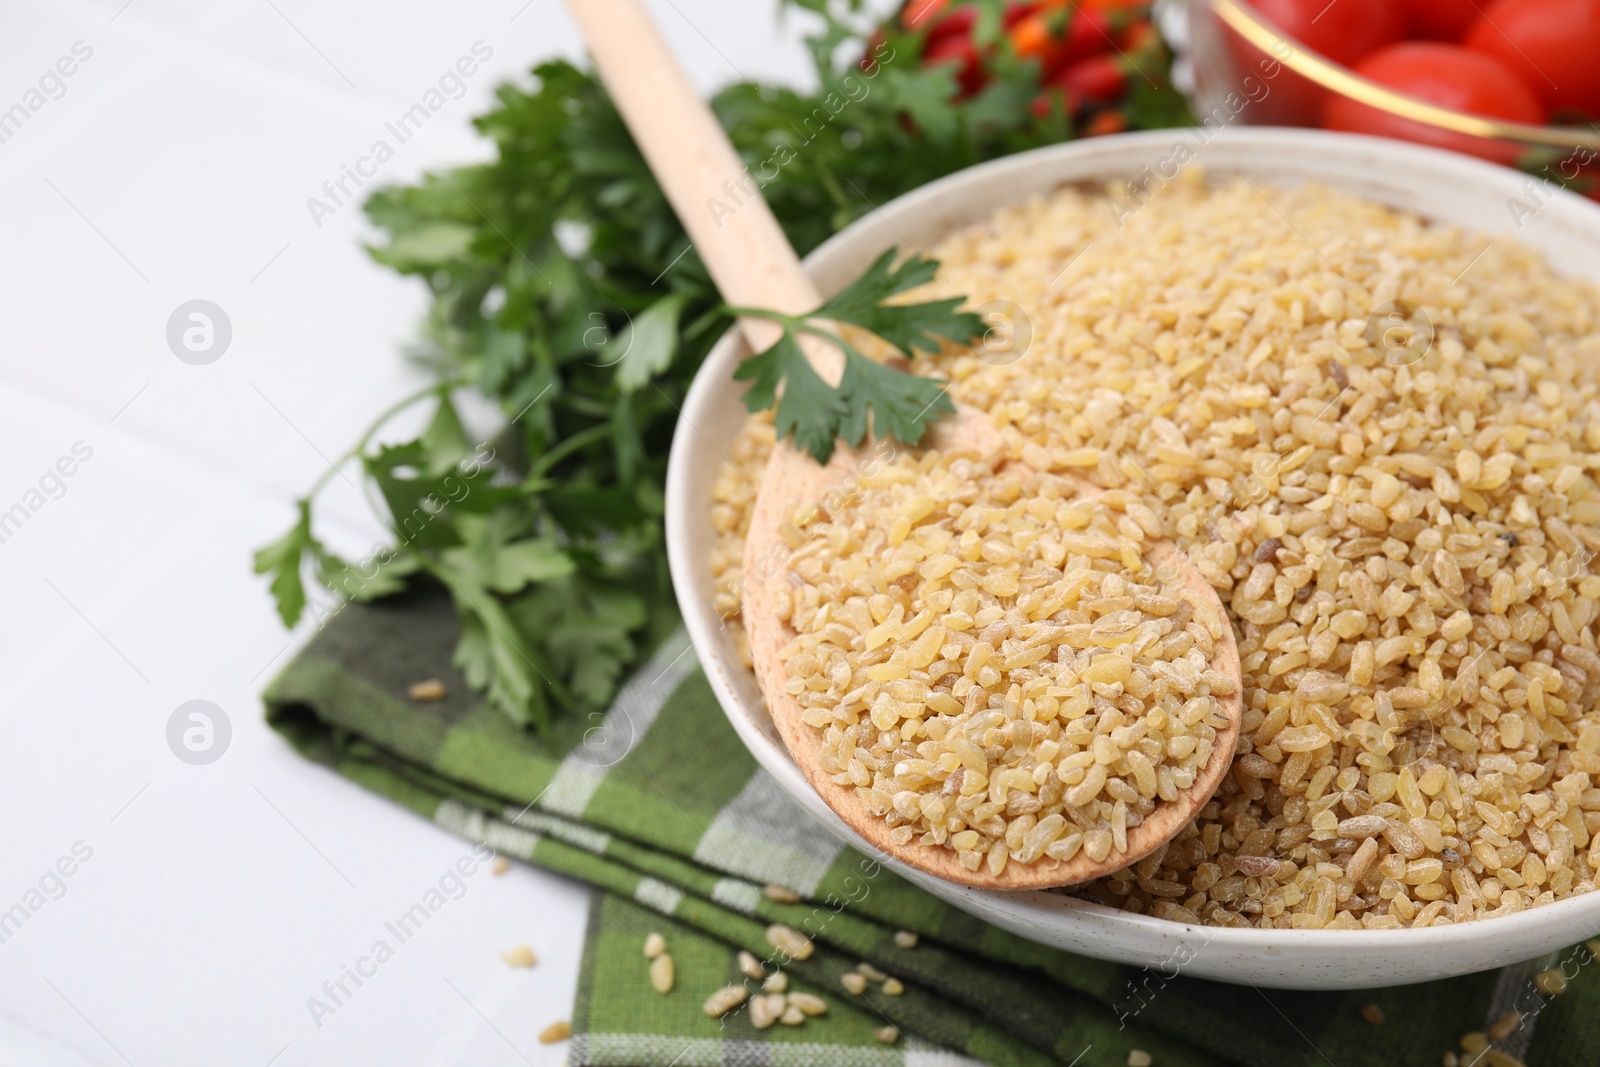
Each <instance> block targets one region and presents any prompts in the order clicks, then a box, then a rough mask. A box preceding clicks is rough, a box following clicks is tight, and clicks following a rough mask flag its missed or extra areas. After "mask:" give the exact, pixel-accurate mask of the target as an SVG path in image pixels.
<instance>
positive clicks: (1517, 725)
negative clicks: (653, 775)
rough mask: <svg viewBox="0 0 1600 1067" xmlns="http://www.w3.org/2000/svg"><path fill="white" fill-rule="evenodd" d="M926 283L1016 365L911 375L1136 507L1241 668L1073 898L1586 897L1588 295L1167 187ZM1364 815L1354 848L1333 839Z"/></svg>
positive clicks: (1252, 909) (738, 518)
mask: <svg viewBox="0 0 1600 1067" xmlns="http://www.w3.org/2000/svg"><path fill="white" fill-rule="evenodd" d="M1258 188H1259V191H1257V189H1258ZM933 251H934V254H935V255H936V256H937V257H938V258H939V259H940V260H941V261H942V267H941V273H940V279H939V280H938V282H937V283H935V286H934V287H933V288H936V289H940V290H942V293H936V294H933V295H954V294H956V293H965V294H967V295H968V297H969V298H970V299H971V300H972V301H973V302H974V303H980V302H983V301H986V300H993V299H1001V298H1004V299H1008V300H1011V301H1013V302H1015V303H1017V304H1018V305H1020V306H1022V307H1024V308H1025V309H1026V310H1027V311H1028V314H1029V316H1030V318H1031V319H1032V321H1033V323H1034V324H1035V335H1034V339H1033V344H1032V347H1031V349H1030V350H1029V352H1028V353H1027V355H1026V356H1025V357H1024V358H1023V359H1020V360H1017V361H1015V362H1013V363H1010V364H1008V365H1005V366H996V365H992V364H988V363H985V362H983V361H982V360H981V359H979V358H976V357H975V356H973V355H972V354H970V353H969V352H967V351H965V350H954V349H952V350H948V351H947V352H946V353H944V354H943V355H942V356H939V357H937V358H934V359H932V360H929V361H926V362H927V363H928V365H929V369H930V370H931V371H932V372H934V373H940V374H943V375H945V376H947V377H948V378H949V379H950V380H951V381H952V383H953V384H952V390H951V391H952V394H953V395H954V396H955V398H956V399H957V400H959V401H960V402H962V403H965V404H968V405H971V406H973V407H976V408H980V409H982V410H985V411H987V412H988V413H989V414H990V416H991V418H992V420H993V422H994V423H995V425H996V426H997V428H998V429H999V430H1000V432H1001V433H1002V434H1003V435H1004V436H1005V437H1006V438H1007V441H1008V443H1009V450H1010V458H1011V459H1012V460H1021V459H1022V458H1023V456H1024V453H1025V452H1026V453H1027V456H1028V458H1029V460H1030V465H1033V464H1035V463H1039V466H1037V467H1036V468H1035V469H1040V470H1045V469H1048V470H1053V471H1063V470H1070V471H1072V472H1074V473H1075V474H1077V475H1080V476H1082V477H1084V478H1086V479H1087V480H1088V481H1090V482H1092V483H1094V484H1095V485H1096V486H1098V487H1100V488H1103V489H1125V490H1128V491H1130V492H1132V493H1135V494H1137V495H1138V497H1139V498H1140V499H1141V500H1142V502H1143V503H1144V505H1145V506H1146V507H1147V508H1148V509H1149V510H1150V512H1152V513H1153V514H1154V516H1155V517H1156V520H1157V524H1158V529H1157V530H1156V531H1155V533H1156V535H1158V536H1163V537H1167V538H1170V539H1172V540H1173V541H1175V542H1176V543H1177V544H1178V545H1179V547H1180V548H1181V549H1182V550H1183V551H1185V552H1187V553H1188V554H1189V556H1190V558H1191V559H1192V560H1193V561H1194V563H1195V565H1196V566H1197V567H1198V568H1199V570H1200V571H1201V573H1202V574H1204V575H1205V576H1206V578H1207V579H1208V580H1209V581H1210V582H1211V583H1212V585H1213V586H1214V587H1215V588H1216V589H1217V590H1218V592H1219V593H1220V594H1221V595H1222V596H1223V598H1224V601H1225V602H1226V603H1227V604H1228V606H1229V609H1230V615H1231V617H1232V621H1233V623H1234V625H1235V628H1236V632H1237V635H1238V638H1239V645H1240V653H1241V658H1242V660H1243V673H1244V681H1245V702H1246V706H1245V732H1244V739H1243V741H1242V742H1241V744H1240V746H1239V755H1238V758H1237V759H1236V762H1235V768H1234V770H1233V772H1232V773H1231V774H1230V775H1228V776H1227V777H1226V778H1225V779H1224V781H1223V784H1222V787H1221V788H1220V789H1219V791H1218V794H1217V796H1216V797H1215V798H1214V799H1213V801H1212V802H1211V803H1210V804H1208V805H1207V806H1206V807H1205V808H1204V809H1203V810H1202V812H1201V814H1200V817H1199V818H1198V819H1197V820H1196V821H1195V823H1194V824H1193V825H1192V826H1191V827H1189V828H1186V829H1185V830H1184V831H1182V832H1181V833H1180V834H1179V835H1178V836H1177V838H1175V839H1174V840H1173V841H1172V842H1171V843H1170V844H1169V845H1168V847H1167V848H1166V849H1165V850H1163V851H1161V852H1160V853H1158V854H1155V855H1153V856H1152V857H1147V858H1146V859H1145V860H1143V861H1141V862H1140V863H1138V864H1136V865H1134V866H1133V867H1131V868H1128V869H1126V870H1123V871H1120V872H1117V873H1116V874H1114V875H1112V876H1109V877H1107V878H1104V879H1101V880H1099V881H1098V882H1095V883H1091V884H1090V885H1088V886H1086V887H1081V888H1080V889H1078V890H1077V892H1078V893H1079V894H1080V895H1084V896H1087V897H1089V898H1091V899H1095V900H1099V901H1101V902H1103V903H1106V904H1109V905H1110V906H1113V907H1117V908H1126V909H1132V910H1136V911H1142V912H1146V913H1149V914H1155V915H1163V916H1167V917H1170V918H1179V919H1183V920H1184V921H1193V920H1194V919H1196V918H1197V919H1199V920H1200V921H1202V922H1205V923H1208V924H1213V925H1227V926H1274V927H1290V926H1304V927H1329V928H1341V927H1342V928H1355V927H1362V926H1364V927H1368V928H1389V927H1397V926H1404V925H1431V924H1434V923H1451V922H1461V921H1465V920H1468V919H1475V918H1482V917H1486V916H1492V915H1502V914H1509V913H1511V912H1515V911H1519V910H1522V909H1524V908H1527V907H1530V906H1534V905H1538V904H1543V903H1546V902H1549V901H1552V900H1556V899H1561V898H1564V897H1568V896H1572V895H1575V894H1578V893H1585V892H1590V891H1592V890H1593V889H1594V885H1595V874H1596V867H1597V866H1600V844H1597V842H1600V788H1597V780H1600V712H1597V710H1596V703H1595V695H1596V693H1595V691H1596V688H1597V685H1596V683H1597V681H1600V677H1597V672H1600V655H1597V646H1596V641H1595V633H1594V624H1595V621H1596V615H1597V604H1600V573H1597V569H1596V567H1595V565H1594V562H1593V557H1594V553H1595V551H1596V549H1600V535H1597V533H1596V529H1595V527H1596V523H1597V521H1600V493H1597V491H1596V486H1595V482H1594V478H1593V471H1594V469H1595V468H1596V467H1597V466H1600V457H1597V452H1600V417H1597V416H1600V403H1597V397H1600V393H1597V386H1596V381H1595V374H1596V371H1595V368H1596V367H1600V359H1597V358H1596V357H1597V356H1600V329H1597V327H1600V295H1597V292H1596V289H1595V287H1594V286H1592V285H1590V284H1588V283H1584V282H1579V281H1574V280H1568V279H1564V278H1561V277H1559V276H1557V275H1556V274H1555V273H1554V272H1553V271H1551V270H1550V269H1549V267H1548V266H1546V265H1545V264H1544V262H1543V261H1542V260H1541V259H1540V258H1539V257H1538V256H1537V255H1536V254H1534V253H1532V252H1530V251H1528V250H1526V249H1524V248H1522V247H1520V246H1518V245H1517V244H1516V243H1514V242H1512V241H1508V240H1502V239H1497V240H1496V241H1495V242H1494V243H1493V244H1490V245H1487V246H1485V242H1484V240H1483V239H1482V238H1481V237H1477V236H1474V235H1471V234H1468V233H1465V232H1463V231H1461V230H1459V229H1456V228H1453V227H1444V226H1434V225H1430V224H1428V223H1426V222H1424V221H1422V220H1419V219H1418V218H1416V217H1414V216H1411V215H1408V214H1405V213H1402V212H1397V211H1394V210H1391V209H1389V208H1386V207H1383V206H1380V205H1376V204H1371V203H1367V202H1364V201H1361V200H1359V199H1356V198H1354V197H1351V196H1349V195H1346V194H1341V193H1337V192H1330V191H1328V190H1326V189H1320V188H1317V187H1314V186H1310V187H1304V188H1299V189H1292V190H1289V189H1278V188H1273V187H1268V186H1260V187H1251V186H1249V185H1248V184H1245V183H1235V184H1232V185H1227V186H1223V187H1220V188H1207V187H1206V186H1205V185H1204V184H1203V182H1202V181H1200V180H1198V176H1197V175H1190V180H1187V181H1183V182H1178V183H1174V184H1173V185H1171V186H1169V187H1167V188H1165V189H1164V190H1163V191H1162V193H1161V195H1160V196H1158V197H1156V198H1154V199H1152V200H1151V201H1149V202H1148V203H1147V204H1145V205H1144V206H1143V207H1142V208H1141V209H1140V211H1139V212H1137V213H1136V214H1135V215H1133V216H1127V217H1124V218H1122V219H1121V220H1120V221H1118V220H1116V219H1113V217H1112V216H1111V213H1110V212H1108V211H1107V210H1106V202H1105V200H1104V198H1102V197H1099V196H1095V195H1090V194H1084V193H1080V192H1077V191H1073V190H1062V191H1058V192H1056V193H1054V194H1051V195H1050V196H1048V197H1044V198H1040V199H1035V200H1032V201H1030V202H1028V203H1025V204H1021V205H1018V206H1015V207H1011V208H1008V209H1005V210H1004V211H1002V212H1000V213H998V214H997V215H996V216H994V217H993V218H992V219H990V220H989V221H988V222H986V223H982V224H979V225H976V226H972V227H969V228H967V229H965V230H962V231H960V232H957V233H955V234H952V235H951V236H950V237H949V238H948V239H946V240H945V241H943V242H942V243H941V244H940V245H939V247H938V248H937V249H935V250H933ZM1074 261H1076V263H1075V265H1074V266H1073V268H1072V270H1071V271H1070V272H1069V273H1067V274H1065V275H1062V267H1063V265H1065V264H1068V263H1072V262H1074ZM1468 268H1470V269H1468ZM1398 301H1409V302H1410V304H1411V305H1413V306H1414V307H1415V309H1416V310H1415V311H1413V312H1410V313H1409V314H1408V318H1409V319H1410V321H1411V322H1419V321H1428V322H1431V347H1430V348H1427V349H1426V351H1424V350H1423V348H1422V346H1416V347H1408V348H1405V349H1399V348H1396V349H1394V350H1392V351H1385V350H1384V349H1383V348H1381V347H1375V345H1383V344H1386V343H1389V341H1390V339H1389V338H1388V336H1387V334H1385V333H1383V332H1380V331H1378V330H1373V329H1369V320H1370V321H1371V322H1390V321H1392V320H1391V319H1389V318H1388V317H1387V316H1386V315H1385V312H1386V310H1387V309H1388V308H1391V307H1394V306H1397V302H1398ZM1400 340H1401V341H1404V340H1405V339H1404V338H1400ZM1391 357H1393V358H1391ZM771 437H772V430H771V425H770V422H769V421H766V420H752V423H751V425H749V426H747V428H746V430H745V431H744V432H742V433H741V434H740V435H739V441H738V443H737V444H736V446H735V449H734V451H733V459H734V461H735V462H734V464H733V465H732V466H730V467H729V469H728V470H726V471H724V472H723V477H722V479H720V480H719V482H718V489H717V503H718V505H719V506H722V507H724V508H725V510H724V511H722V512H719V513H718V517H716V526H717V530H718V537H719V542H718V548H717V550H716V551H717V552H718V553H719V555H717V556H716V557H715V558H714V560H713V570H714V572H715V573H716V574H717V576H718V578H717V580H718V582H719V589H724V590H727V589H732V588H734V586H733V584H732V583H733V582H734V581H736V575H737V570H738V567H739V564H740V559H741V556H742V545H741V542H742V538H743V530H744V528H745V527H746V525H747V522H748V506H749V501H750V500H751V499H753V496H754V492H755V489H754V485H755V484H756V483H758V482H759V479H760V474H761V466H762V460H763V459H764V457H765V455H766V453H767V451H768V450H770V446H771ZM1041 459H1042V460H1043V462H1042V463H1040V461H1041ZM739 629H740V628H738V627H735V630H736V632H737V631H738V630H739ZM740 636H741V637H742V634H741V635H740ZM1362 817H1371V818H1373V819H1378V820H1382V822H1383V824H1384V825H1383V829H1382V830H1381V831H1379V832H1378V833H1376V834H1374V835H1373V836H1368V837H1346V836H1344V834H1343V833H1342V832H1341V824H1342V823H1344V822H1345V821H1346V820H1350V819H1357V818H1362ZM1372 825H1374V824H1373V823H1371V822H1366V823H1358V824H1356V826H1360V827H1363V828H1366V827H1370V826H1372ZM1353 828H1354V827H1352V829H1353ZM1266 860H1273V861H1276V863H1275V865H1274V866H1271V867H1270V868H1269V867H1268V865H1267V864H1266V863H1265V862H1257V861H1266ZM1419 860H1437V861H1439V868H1438V869H1437V870H1435V868H1434V867H1433V866H1432V865H1431V864H1428V865H1425V866H1419V867H1416V868H1413V867H1412V862H1413V861H1419Z"/></svg>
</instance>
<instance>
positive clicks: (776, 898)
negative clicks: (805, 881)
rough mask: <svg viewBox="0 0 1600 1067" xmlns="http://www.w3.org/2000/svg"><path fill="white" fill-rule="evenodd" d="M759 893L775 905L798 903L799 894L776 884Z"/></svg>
mask: <svg viewBox="0 0 1600 1067" xmlns="http://www.w3.org/2000/svg"><path fill="white" fill-rule="evenodd" d="M761 892H762V893H763V894H765V895H766V898H767V899H768V900H770V901H773V902H774V903H777V904H798V903H800V894H799V893H796V892H795V891H794V890H793V889H790V888H789V887H787V886H781V885H778V884H777V883H776V882H774V883H772V884H770V885H768V886H767V887H766V888H764V889H763V890H761Z"/></svg>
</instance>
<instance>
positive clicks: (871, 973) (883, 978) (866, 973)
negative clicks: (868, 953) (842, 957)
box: [856, 960, 889, 985]
mask: <svg viewBox="0 0 1600 1067" xmlns="http://www.w3.org/2000/svg"><path fill="white" fill-rule="evenodd" d="M856 970H857V971H858V972H859V973H860V974H861V977H863V978H865V979H866V980H867V981H869V982H877V983H878V984H879V985H882V984H883V983H884V982H887V981H888V980H889V976H888V975H887V974H884V973H883V972H882V971H880V970H878V968H876V967H874V966H873V965H872V964H870V963H868V962H867V961H866V960H862V961H861V962H860V963H858V964H856Z"/></svg>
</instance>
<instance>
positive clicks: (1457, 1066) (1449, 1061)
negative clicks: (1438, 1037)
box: [1439, 1052, 1461, 1067]
mask: <svg viewBox="0 0 1600 1067" xmlns="http://www.w3.org/2000/svg"><path fill="white" fill-rule="evenodd" d="M1439 1064H1440V1067H1461V1057H1459V1056H1457V1055H1456V1054H1455V1053H1454V1052H1446V1053H1445V1054H1444V1057H1443V1058H1442V1059H1441V1060H1440V1061H1439Z"/></svg>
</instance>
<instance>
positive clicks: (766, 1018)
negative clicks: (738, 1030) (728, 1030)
mask: <svg viewBox="0 0 1600 1067" xmlns="http://www.w3.org/2000/svg"><path fill="white" fill-rule="evenodd" d="M784 1009H785V1002H784V999H783V997H781V996H779V995H777V994H776V993H774V994H772V995H770V996H761V997H756V998H755V999H754V1000H752V1001H751V1002H750V1025H751V1026H754V1027H755V1028H756V1029H757V1030H765V1029H767V1028H768V1027H770V1026H772V1025H773V1024H774V1023H776V1022H777V1021H778V1019H779V1018H780V1017H781V1016H782V1015H783V1013H784Z"/></svg>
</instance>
